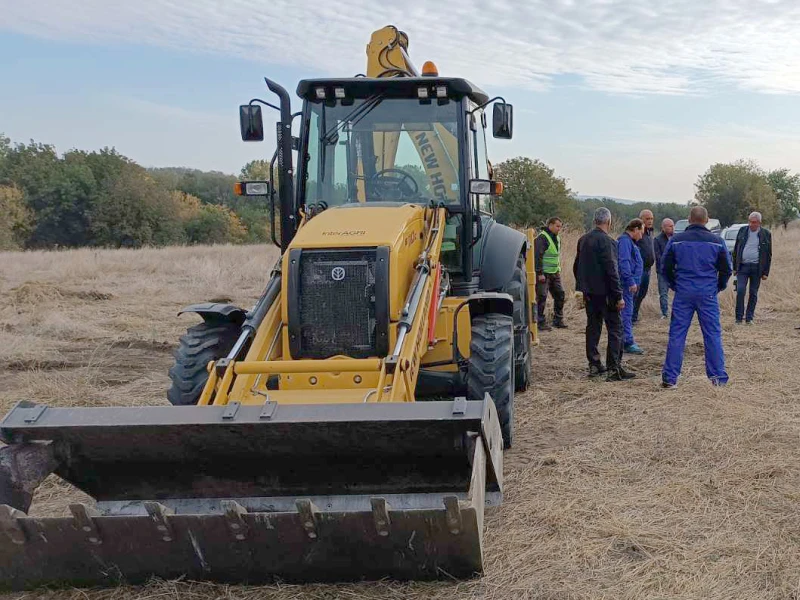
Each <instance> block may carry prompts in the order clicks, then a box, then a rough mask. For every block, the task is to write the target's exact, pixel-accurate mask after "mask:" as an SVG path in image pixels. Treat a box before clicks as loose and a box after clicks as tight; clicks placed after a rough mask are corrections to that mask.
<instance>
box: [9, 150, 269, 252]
mask: <svg viewBox="0 0 800 600" xmlns="http://www.w3.org/2000/svg"><path fill="white" fill-rule="evenodd" d="M265 169H266V164H265V163H263V161H253V162H252V163H248V165H245V167H244V168H243V169H242V174H241V175H243V176H245V177H248V176H252V177H253V178H258V177H260V176H261V175H262V174H263V171H264V170H265ZM236 181H237V178H236V177H235V176H234V175H228V174H225V173H220V172H206V171H199V170H194V169H184V168H167V169H145V168H143V167H141V166H140V165H138V164H136V163H135V162H134V161H132V160H130V159H129V158H127V157H125V156H123V155H121V154H120V153H118V152H117V151H116V150H114V149H109V148H103V149H102V150H99V151H93V152H86V151H82V150H70V151H68V152H65V153H63V154H61V155H59V154H58V153H57V152H56V149H55V148H54V147H53V146H51V145H47V144H41V143H37V142H34V141H31V142H30V143H28V144H21V143H17V144H12V143H11V140H9V139H8V138H7V137H5V136H3V135H0V211H2V214H3V219H2V220H0V249H4V250H8V249H20V248H74V247H81V246H96V247H142V246H166V245H173V244H197V243H202V244H211V243H244V242H264V241H267V239H268V236H269V225H268V221H269V216H268V215H269V212H268V208H267V204H266V199H263V198H253V197H249V198H240V197H238V196H235V195H234V193H233V184H234V183H235V182H236Z"/></svg>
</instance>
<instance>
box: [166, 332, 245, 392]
mask: <svg viewBox="0 0 800 600" xmlns="http://www.w3.org/2000/svg"><path fill="white" fill-rule="evenodd" d="M240 331H241V328H240V327H239V326H238V325H237V324H235V323H231V322H228V321H219V320H215V319H209V320H208V321H204V322H202V323H199V324H198V325H194V326H193V327H190V328H189V329H188V330H187V331H186V334H185V335H183V336H182V337H181V339H180V343H179V345H178V349H177V350H176V351H175V353H174V356H175V364H174V365H173V366H172V368H171V369H170V370H169V378H170V379H171V380H172V386H171V387H170V388H169V391H168V392H167V399H168V400H169V401H170V402H171V403H172V404H173V405H175V406H192V405H194V404H197V401H198V400H199V399H200V394H201V393H202V392H203V388H204V387H205V385H206V382H207V381H208V363H209V362H211V361H212V360H217V359H218V358H223V357H225V356H227V354H228V352H230V351H231V348H233V345H234V344H235V343H236V340H237V338H238V337H239V333H240Z"/></svg>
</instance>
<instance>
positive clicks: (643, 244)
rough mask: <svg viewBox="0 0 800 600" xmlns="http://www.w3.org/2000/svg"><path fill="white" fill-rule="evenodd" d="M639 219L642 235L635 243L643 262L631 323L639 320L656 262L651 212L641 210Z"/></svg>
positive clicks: (653, 218)
mask: <svg viewBox="0 0 800 600" xmlns="http://www.w3.org/2000/svg"><path fill="white" fill-rule="evenodd" d="M639 218H640V219H641V220H642V221H644V235H643V236H642V239H640V240H639V241H638V242H636V246H637V248H639V252H640V253H641V254H642V261H643V262H644V269H643V270H642V280H641V282H640V283H639V290H638V291H637V292H636V297H635V298H634V301H633V322H634V323H636V321H638V320H639V308H641V306H642V301H643V300H644V298H645V296H647V290H648V289H649V288H650V270H651V269H652V268H653V265H654V264H655V262H656V253H655V247H654V245H653V221H654V220H655V217H654V216H653V211H651V210H647V209H645V210H643V211H642V212H640V213H639Z"/></svg>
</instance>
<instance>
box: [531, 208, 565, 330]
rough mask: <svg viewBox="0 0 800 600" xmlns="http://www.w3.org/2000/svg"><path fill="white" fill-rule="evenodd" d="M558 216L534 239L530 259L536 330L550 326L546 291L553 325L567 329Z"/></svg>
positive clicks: (560, 224)
mask: <svg viewBox="0 0 800 600" xmlns="http://www.w3.org/2000/svg"><path fill="white" fill-rule="evenodd" d="M562 225H563V223H562V221H561V219H559V218H558V217H552V218H550V219H548V221H547V227H546V228H545V229H543V230H542V232H541V233H540V234H539V235H538V237H537V238H536V242H535V243H534V246H533V262H534V268H535V269H536V316H537V320H538V323H539V331H549V330H550V329H551V327H550V326H549V325H548V324H547V322H546V321H545V318H544V309H545V305H546V303H547V293H548V291H549V292H550V294H552V295H553V327H558V328H559V329H564V328H566V327H567V326H566V324H565V323H564V297H565V294H564V287H563V286H562V285H561V235H560V232H561V226H562Z"/></svg>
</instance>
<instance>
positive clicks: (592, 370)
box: [589, 364, 608, 377]
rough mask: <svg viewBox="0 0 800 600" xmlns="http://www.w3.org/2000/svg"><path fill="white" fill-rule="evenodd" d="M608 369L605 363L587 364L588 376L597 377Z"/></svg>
mask: <svg viewBox="0 0 800 600" xmlns="http://www.w3.org/2000/svg"><path fill="white" fill-rule="evenodd" d="M607 372H608V369H606V367H605V365H603V364H599V365H589V377H599V376H600V375H602V374H604V373H607Z"/></svg>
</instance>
